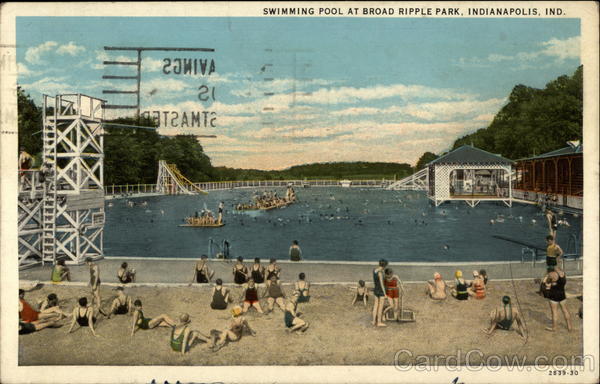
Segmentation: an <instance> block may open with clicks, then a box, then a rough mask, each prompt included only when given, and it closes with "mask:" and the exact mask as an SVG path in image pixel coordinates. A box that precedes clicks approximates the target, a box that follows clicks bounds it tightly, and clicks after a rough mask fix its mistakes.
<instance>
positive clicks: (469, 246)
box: [104, 188, 582, 262]
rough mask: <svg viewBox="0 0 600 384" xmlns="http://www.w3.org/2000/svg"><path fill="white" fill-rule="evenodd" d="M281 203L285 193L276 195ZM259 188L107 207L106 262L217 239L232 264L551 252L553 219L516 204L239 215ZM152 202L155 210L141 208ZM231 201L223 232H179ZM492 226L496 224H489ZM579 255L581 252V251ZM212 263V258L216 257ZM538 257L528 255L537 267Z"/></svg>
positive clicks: (383, 196) (330, 206) (356, 192)
mask: <svg viewBox="0 0 600 384" xmlns="http://www.w3.org/2000/svg"><path fill="white" fill-rule="evenodd" d="M269 190H276V191H278V194H279V195H280V196H282V195H283V194H284V192H285V191H284V189H283V188H280V189H273V188H270V189H269ZM255 191H257V190H256V189H252V190H251V189H235V190H224V191H214V192H211V193H210V194H209V195H194V196H155V197H147V198H137V199H133V200H132V201H135V203H136V205H135V206H133V207H130V206H128V204H127V200H126V199H115V200H110V201H107V203H106V225H105V230H104V253H105V255H107V256H131V257H134V256H135V257H162V258H171V257H189V258H197V257H199V256H200V255H201V254H203V253H207V252H208V244H209V240H210V239H211V238H212V239H213V241H214V243H216V244H221V243H222V241H223V240H227V241H228V242H229V243H230V252H231V256H232V257H237V256H243V257H244V258H245V259H250V258H254V257H260V258H261V259H263V260H265V259H269V258H271V257H275V258H278V259H287V258H288V249H289V246H290V245H291V242H292V240H298V242H299V243H300V246H301V248H302V252H303V256H304V258H305V259H307V260H329V261H342V260H343V261H375V260H379V259H381V258H386V259H388V260H390V261H395V262H401V261H407V262H439V261H444V262H453V261H460V262H468V261H506V260H520V259H521V250H522V248H523V246H522V245H519V244H515V243H512V242H508V241H505V240H501V239H498V238H495V237H494V236H495V235H496V236H503V237H507V238H511V239H515V240H518V241H523V242H526V243H532V244H535V245H538V246H540V247H544V248H545V245H544V244H545V241H544V238H545V236H546V234H547V225H546V221H545V218H544V216H543V214H542V212H541V211H540V209H539V208H537V207H535V206H532V205H522V204H517V203H515V204H514V205H513V207H510V208H509V207H507V206H505V205H504V204H502V203H495V202H494V203H492V202H482V203H480V204H479V205H478V206H477V207H475V208H470V207H468V206H467V205H466V204H465V203H464V202H452V203H445V204H442V205H441V206H439V207H434V206H433V205H432V204H431V203H430V202H429V200H428V199H427V197H426V196H425V194H424V193H422V192H413V191H387V190H382V189H373V188H364V189H359V188H304V189H303V188H300V189H296V193H297V196H298V200H299V201H298V203H296V204H293V205H290V206H288V207H286V208H283V209H276V210H271V211H245V212H236V211H234V210H233V204H234V203H238V202H249V201H250V199H251V196H252V194H253V193H254V192H255ZM142 201H146V202H147V205H146V206H144V205H142V204H141V203H142ZM220 201H224V202H225V206H226V212H225V222H226V225H225V226H224V227H221V228H184V227H178V225H179V224H182V223H183V218H184V217H186V216H189V215H193V213H194V212H195V211H199V210H201V209H203V208H204V206H206V207H208V208H209V209H211V210H212V211H213V212H216V211H217V205H218V203H219V202H220ZM559 219H561V220H562V219H564V220H566V221H567V222H568V223H569V225H570V226H569V227H567V226H561V227H560V228H559V230H558V236H557V238H558V243H559V244H560V245H562V247H563V249H564V250H565V252H566V251H567V249H566V248H567V244H568V243H569V238H570V237H572V236H575V237H577V239H578V240H580V233H581V228H582V217H577V216H573V215H570V214H564V215H563V216H559ZM491 220H494V223H493V224H492V223H491ZM580 247H581V245H580ZM211 256H213V255H211ZM529 257H530V256H528V258H529Z"/></svg>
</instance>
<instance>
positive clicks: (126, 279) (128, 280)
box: [98, 271, 133, 284]
mask: <svg viewBox="0 0 600 384" xmlns="http://www.w3.org/2000/svg"><path fill="white" fill-rule="evenodd" d="M117 277H118V278H119V281H120V282H121V283H123V284H127V283H131V282H132V281H133V279H132V278H131V275H130V274H129V272H127V271H125V272H123V274H122V275H121V276H117ZM98 284H100V282H98Z"/></svg>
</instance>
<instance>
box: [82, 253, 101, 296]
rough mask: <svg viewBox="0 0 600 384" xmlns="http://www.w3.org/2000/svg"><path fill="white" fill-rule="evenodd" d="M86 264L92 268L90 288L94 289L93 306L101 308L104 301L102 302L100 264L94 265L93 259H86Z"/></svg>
mask: <svg viewBox="0 0 600 384" xmlns="http://www.w3.org/2000/svg"><path fill="white" fill-rule="evenodd" d="M85 263H86V264H87V265H88V267H89V268H90V283H89V286H90V288H91V289H92V296H93V298H94V299H93V300H92V305H96V306H98V307H100V305H101V304H102V301H101V300H100V268H99V267H98V264H96V263H94V262H93V260H92V258H91V257H87V258H86V259H85Z"/></svg>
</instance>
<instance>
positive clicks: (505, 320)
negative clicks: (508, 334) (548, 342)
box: [483, 296, 527, 339]
mask: <svg viewBox="0 0 600 384" xmlns="http://www.w3.org/2000/svg"><path fill="white" fill-rule="evenodd" d="M515 323H516V324H517V333H518V334H519V336H521V337H522V338H524V339H525V338H527V336H526V333H527V329H526V328H525V323H524V322H523V318H522V317H521V314H520V313H519V311H517V309H516V308H513V306H512V305H511V303H510V297H508V296H504V297H503V298H502V306H501V307H498V308H496V309H494V310H493V311H492V312H490V327H489V328H484V329H483V331H484V332H485V333H486V334H488V335H492V334H493V333H494V331H495V330H496V329H501V330H504V331H509V330H510V329H511V327H512V325H513V324H515Z"/></svg>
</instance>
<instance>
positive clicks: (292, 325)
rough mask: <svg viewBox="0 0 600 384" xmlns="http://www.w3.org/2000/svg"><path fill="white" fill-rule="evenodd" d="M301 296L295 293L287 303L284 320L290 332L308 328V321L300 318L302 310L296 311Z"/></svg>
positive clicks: (303, 330) (302, 330)
mask: <svg viewBox="0 0 600 384" xmlns="http://www.w3.org/2000/svg"><path fill="white" fill-rule="evenodd" d="M299 298H300V296H299V295H297V294H294V295H292V297H291V298H290V299H289V300H288V302H287V303H286V305H285V313H284V315H283V321H284V323H285V326H286V331H288V332H290V333H291V332H295V331H300V332H305V331H306V330H307V329H308V322H306V321H304V320H303V319H301V318H300V316H301V313H300V312H296V310H297V309H298V299H299Z"/></svg>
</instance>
